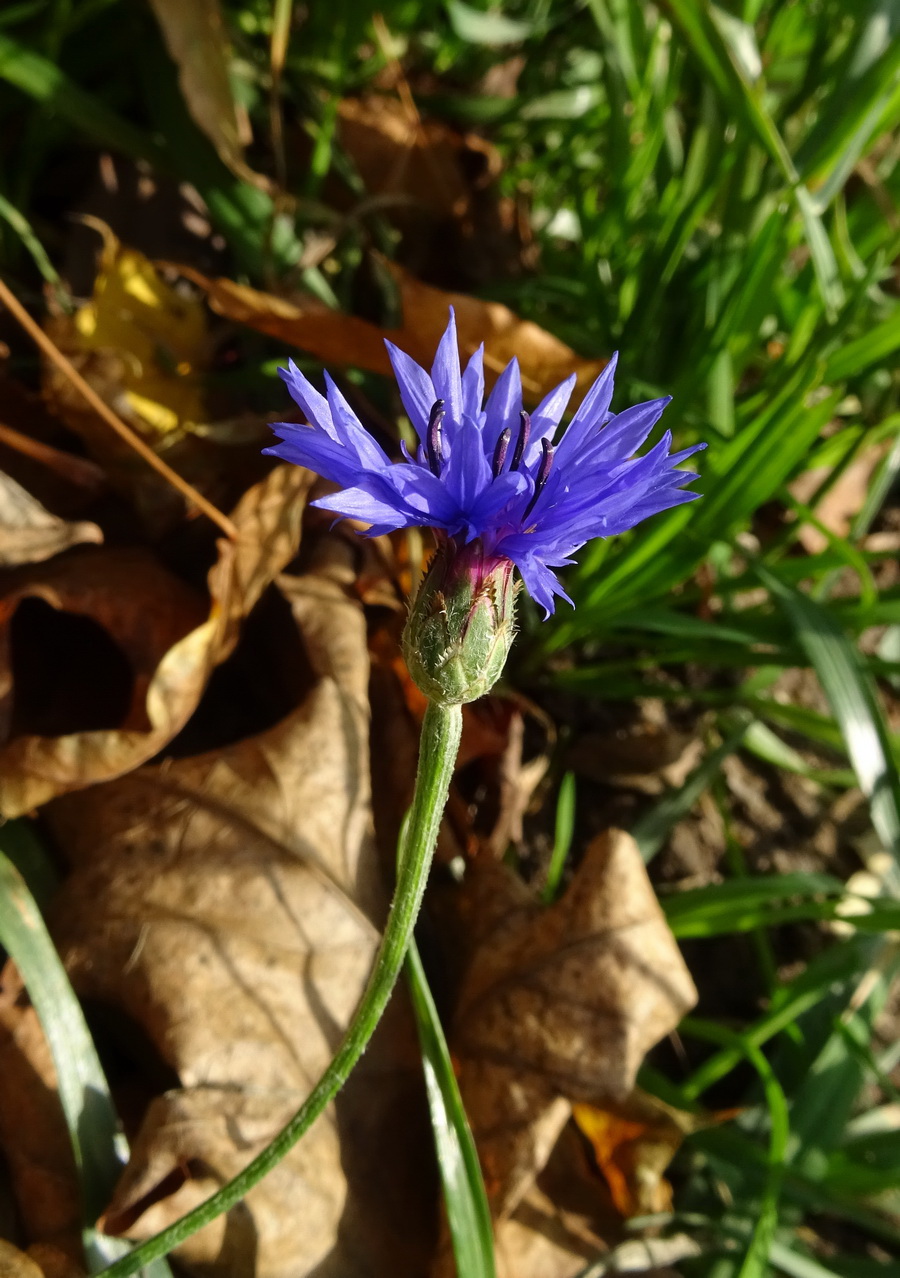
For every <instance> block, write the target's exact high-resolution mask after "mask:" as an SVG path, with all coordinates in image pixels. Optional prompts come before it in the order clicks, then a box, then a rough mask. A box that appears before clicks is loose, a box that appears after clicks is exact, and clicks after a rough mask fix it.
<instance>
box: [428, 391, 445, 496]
mask: <svg viewBox="0 0 900 1278" xmlns="http://www.w3.org/2000/svg"><path fill="white" fill-rule="evenodd" d="M443 421H444V401H443V400H442V399H436V400H435V401H434V403H433V404H432V406H431V412H430V413H429V415H428V430H427V432H426V435H425V451H426V452H427V454H428V469H429V470H430V471H431V473H432V475H434V476H435V477H436V478H438V479H440V477H441V462H442V461H443V457H442V456H441V426H442V424H443Z"/></svg>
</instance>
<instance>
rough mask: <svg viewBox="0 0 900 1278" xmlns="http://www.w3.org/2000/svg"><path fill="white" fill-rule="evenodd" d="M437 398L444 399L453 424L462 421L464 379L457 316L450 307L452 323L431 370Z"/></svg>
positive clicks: (442, 340) (439, 347)
mask: <svg viewBox="0 0 900 1278" xmlns="http://www.w3.org/2000/svg"><path fill="white" fill-rule="evenodd" d="M431 380H432V382H433V383H434V390H435V397H436V398H437V399H442V400H443V401H444V405H445V411H446V413H447V417H448V418H449V419H450V423H451V424H455V423H456V422H461V421H462V416H463V395H462V379H461V378H460V375H459V346H458V344H457V341H456V314H455V312H454V310H453V307H452V306H451V307H450V323H449V324H448V325H447V328H446V331H445V332H444V336H443V337H442V338H441V342H440V345H439V346H438V348H437V354H436V355H435V357H434V365H433V366H432V369H431Z"/></svg>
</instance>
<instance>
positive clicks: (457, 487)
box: [441, 421, 492, 535]
mask: <svg viewBox="0 0 900 1278" xmlns="http://www.w3.org/2000/svg"><path fill="white" fill-rule="evenodd" d="M491 478H492V476H491V468H490V466H489V464H488V460H487V458H486V457H485V455H484V448H483V446H482V439H481V432H480V431H479V429H478V427H477V426H475V425H474V423H473V422H467V421H463V422H462V423H461V424H460V425H459V427H458V428H457V430H456V432H455V434H454V436H453V444H452V446H451V452H450V459H449V461H447V462H446V463H445V465H444V469H443V471H442V473H441V482H442V483H443V485H444V486H445V488H446V489H447V492H448V493H449V494H450V495H451V497H452V498H453V500H454V502H455V503H456V505H457V506H458V507H459V509H460V510H461V511H463V512H464V513H465V514H466V515H468V513H469V512H470V511H471V510H472V509H473V508H474V506H475V503H476V501H477V499H478V497H480V495H481V493H482V491H483V490H484V489H485V488H487V487H488V485H489V484H490V482H491ZM475 535H477V534H475Z"/></svg>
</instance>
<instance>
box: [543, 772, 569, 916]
mask: <svg viewBox="0 0 900 1278" xmlns="http://www.w3.org/2000/svg"><path fill="white" fill-rule="evenodd" d="M574 832H575V773H574V772H567V773H566V774H565V776H564V777H563V779H562V781H561V782H560V786H559V798H558V799H557V802H556V827H555V830H554V833H553V851H552V853H551V854H550V865H549V867H548V869H547V882H546V883H545V884H544V890H543V892H542V894H541V899H542V900H543V902H544V903H545V905H549V904H550V902H551V901H555V900H556V895H557V893H558V892H559V884H560V879H561V878H562V872H563V869H564V867H565V864H566V858H567V857H568V855H569V852H570V850H571V848H572V835H573V834H574Z"/></svg>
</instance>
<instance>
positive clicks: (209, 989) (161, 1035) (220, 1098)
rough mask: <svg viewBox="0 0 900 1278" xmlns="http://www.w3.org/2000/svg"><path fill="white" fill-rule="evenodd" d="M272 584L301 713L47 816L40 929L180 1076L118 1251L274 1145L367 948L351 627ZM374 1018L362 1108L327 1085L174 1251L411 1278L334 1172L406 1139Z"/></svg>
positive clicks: (298, 1271)
mask: <svg viewBox="0 0 900 1278" xmlns="http://www.w3.org/2000/svg"><path fill="white" fill-rule="evenodd" d="M281 586H282V589H283V590H284V592H285V594H286V596H287V597H288V599H289V602H290V604H291V607H292V610H293V612H294V616H295V617H296V619H297V621H298V624H299V626H300V629H301V632H302V635H303V638H304V642H305V646H306V648H307V652H308V656H309V659H310V661H311V664H312V666H313V668H314V671H315V674H316V676H317V678H316V681H315V683H314V686H313V687H312V689H311V691H310V692H309V694H308V696H307V697H306V699H305V700H304V701H303V703H302V704H301V705H300V706H299V708H298V709H297V710H296V711H294V712H293V713H292V714H290V715H289V716H288V717H287V718H286V719H284V720H283V721H282V722H281V723H279V724H277V725H276V726H275V727H274V728H272V729H270V730H268V731H267V732H264V733H262V734H260V735H259V736H256V737H253V738H249V739H247V740H244V741H241V742H238V743H236V744H234V745H232V746H229V747H226V748H224V749H221V750H217V751H215V752H211V753H209V754H205V755H200V756H197V757H194V758H187V759H178V760H174V761H169V762H166V763H163V764H160V765H157V766H148V767H144V768H141V769H139V770H138V771H136V772H134V773H132V774H131V775H130V776H128V777H125V778H123V779H121V780H118V781H115V782H111V783H109V784H107V785H105V786H103V787H96V788H94V789H93V790H92V791H91V792H90V793H89V794H87V793H85V794H77V795H71V796H68V797H66V798H64V799H62V800H59V801H57V802H56V803H54V804H52V805H51V806H50V808H49V810H48V820H49V821H50V824H51V826H52V828H53V830H54V833H55V834H56V837H57V838H58V839H59V841H60V845H61V846H64V847H65V848H66V849H67V851H68V852H69V854H70V856H71V857H72V860H73V862H74V872H73V874H72V876H71V878H70V879H69V881H68V882H67V884H66V886H65V888H64V889H63V893H62V899H61V900H60V901H59V903H58V908H57V911H56V916H57V918H58V920H59V927H58V929H57V931H56V935H57V939H58V941H59V943H60V947H61V951H62V953H63V954H64V956H65V959H66V961H67V965H68V967H69V970H70V972H71V974H72V977H73V981H74V983H75V985H76V988H78V990H79V991H80V992H81V993H82V994H85V995H89V996H91V997H93V998H97V999H100V1000H102V1001H105V1002H108V1003H113V1004H115V1005H117V1006H119V1007H120V1008H122V1009H123V1010H124V1011H126V1012H127V1013H128V1014H129V1015H130V1016H131V1017H132V1018H134V1019H135V1020H136V1021H138V1022H139V1023H140V1024H141V1025H142V1026H143V1028H144V1030H145V1031H146V1032H147V1033H148V1034H149V1036H150V1038H151V1040H152V1042H153V1044H154V1045H155V1047H156V1049H157V1051H158V1052H159V1053H160V1054H161V1056H162V1057H163V1058H164V1059H165V1060H166V1062H167V1063H168V1064H169V1065H170V1066H171V1067H172V1068H174V1069H175V1070H176V1071H177V1073H178V1076H179V1081H180V1087H179V1088H178V1089H177V1090H175V1091H172V1092H169V1093H167V1094H166V1095H164V1096H162V1097H160V1098H159V1099H157V1100H156V1102H155V1103H154V1104H153V1105H152V1106H151V1108H150V1110H149V1112H148V1114H147V1116H146V1118H145V1121H144V1124H143V1126H142V1129H141V1131H140V1132H139V1134H138V1137H137V1139H136V1141H135V1143H134V1146H133V1155H132V1159H131V1162H130V1163H129V1166H128V1168H127V1170H126V1172H125V1175H124V1177H123V1179H122V1181H121V1183H120V1185H119V1186H118V1188H117V1191H116V1193H115V1196H114V1199H113V1201H112V1203H111V1204H110V1205H109V1208H108V1210H107V1212H106V1213H105V1217H104V1220H105V1225H106V1228H107V1229H108V1230H115V1231H123V1232H126V1233H127V1234H128V1236H130V1237H134V1238H143V1237H146V1236H148V1235H150V1234H152V1233H154V1232H155V1231H156V1230H157V1229H159V1228H161V1227H162V1226H163V1225H165V1224H167V1223H169V1222H171V1221H172V1220H174V1219H176V1218H177V1217H179V1216H180V1215H182V1214H183V1213H184V1212H185V1211H186V1210H189V1209H190V1208H191V1207H192V1206H194V1205H196V1203H197V1202H199V1201H201V1200H202V1199H204V1198H206V1197H208V1195H209V1193H210V1192H212V1191H213V1190H214V1189H215V1188H216V1187H217V1186H218V1185H219V1184H221V1183H222V1182H223V1181H224V1180H226V1179H228V1178H230V1177H232V1176H233V1175H234V1174H235V1173H236V1172H237V1171H238V1170H239V1169H240V1168H241V1167H243V1166H245V1165H246V1163H247V1162H249V1161H250V1159H251V1158H252V1157H253V1156H254V1154H256V1153H257V1152H258V1151H259V1150H260V1149H261V1148H262V1147H263V1146H264V1145H266V1144H267V1143H268V1142H269V1141H270V1140H271V1139H272V1138H273V1137H274V1136H275V1134H276V1133H277V1132H278V1130H279V1129H280V1128H281V1127H282V1126H283V1124H284V1123H285V1122H286V1120H287V1119H288V1117H289V1116H290V1115H291V1114H292V1113H293V1112H294V1111H295V1110H296V1109H297V1108H298V1106H299V1105H300V1103H301V1102H302V1100H303V1099H304V1097H305V1096H306V1095H307V1093H308V1092H309V1090H310V1088H311V1087H312V1085H313V1084H314V1082H315V1081H316V1079H317V1078H318V1076H319V1075H320V1074H321V1072H322V1070H323V1069H324V1068H325V1066H326V1065H327V1063H328V1062H329V1061H330V1059H331V1057H332V1055H333V1053H334V1050H335V1048H336V1046H337V1044H338V1042H339V1040H340V1037H341V1035H342V1033H343V1030H344V1029H345V1027H346V1025H347V1023H348V1021H349V1019H350V1017H351V1015H352V1013H353V1011H354V1008H355V1006H356V1004H357V1002H358V1000H359V997H360V994H361V992H362V989H363V987H364V984H365V982H366V979H367V977H368V973H369V969H370V967H371V964H372V960H373V956H374V953H375V950H376V947H377V944H378V940H379V926H380V924H381V922H382V919H383V917H384V910H385V900H384V895H383V890H382V883H381V878H380V873H379V870H378V863H377V857H376V855H375V850H374V845H373V839H372V830H371V810H370V788H369V745H368V700H367V683H368V659H367V653H366V639H365V619H364V616H363V612H362V609H361V608H360V607H359V605H358V604H357V603H356V602H355V601H353V600H352V599H350V598H349V597H348V595H347V594H346V592H345V591H344V590H343V588H342V587H341V586H340V584H338V583H337V582H336V581H335V580H334V579H332V578H329V577H327V576H323V575H311V576H309V577H307V578H302V579H282V582H281ZM394 1016H396V1011H395V1013H394ZM390 1025H391V1021H389V1022H388V1027H387V1028H388V1037H386V1038H384V1039H383V1043H384V1047H383V1049H382V1053H381V1054H380V1053H379V1050H378V1049H375V1048H373V1050H372V1051H371V1052H369V1053H367V1055H366V1058H365V1060H364V1062H363V1066H362V1073H361V1074H360V1075H359V1078H358V1080H357V1081H356V1086H357V1088H358V1089H363V1092H364V1095H363V1096H362V1099H361V1100H360V1097H359V1095H358V1094H357V1099H356V1101H355V1102H354V1100H353V1092H352V1089H351V1092H350V1094H349V1098H348V1096H347V1095H344V1094H342V1097H341V1098H340V1100H339V1103H338V1105H337V1106H336V1107H335V1108H334V1109H332V1110H330V1111H329V1113H328V1114H327V1115H326V1116H325V1117H323V1119H322V1120H320V1121H319V1122H318V1123H317V1124H316V1125H315V1126H314V1127H313V1129H312V1130H311V1131H310V1132H309V1133H308V1134H307V1136H306V1137H305V1138H304V1140H303V1141H301V1142H300V1144H299V1145H297V1146H296V1147H295V1148H294V1150H292V1151H291V1153H290V1154H289V1155H288V1156H287V1157H286V1158H285V1159H284V1160H283V1161H282V1162H281V1163H280V1165H279V1167H278V1168H277V1169H276V1170H275V1171H274V1172H273V1173H272V1175H271V1176H269V1177H267V1178H266V1180H265V1181H264V1182H262V1183H261V1184H260V1185H259V1186H257V1187H256V1188H255V1189H254V1190H252V1191H251V1192H250V1194H249V1195H248V1196H247V1198H246V1200H245V1202H244V1203H243V1204H242V1205H241V1206H240V1207H239V1208H236V1209H235V1210H234V1211H233V1212H231V1213H229V1214H228V1216H227V1217H226V1218H223V1219H220V1220H219V1221H217V1222H216V1223H215V1224H214V1225H212V1226H210V1227H209V1228H207V1229H205V1230H203V1231H201V1232H200V1233H199V1234H197V1235H195V1236H194V1237H193V1238H192V1239H190V1240H189V1241H188V1242H187V1243H186V1244H185V1245H184V1247H183V1248H181V1249H180V1250H179V1258H180V1259H182V1260H183V1261H184V1262H186V1263H188V1264H191V1265H205V1264H211V1263H213V1262H215V1266H216V1269H215V1272H216V1273H217V1274H219V1275H231V1274H234V1275H238V1274H240V1275H242V1276H243V1275H246V1274H248V1273H251V1272H252V1273H254V1274H255V1275H257V1278H300V1276H301V1275H303V1274H306V1273H310V1272H312V1271H315V1273H316V1274H317V1276H322V1278H324V1276H325V1275H335V1278H337V1275H340V1278H352V1276H353V1275H363V1274H365V1275H369V1274H382V1273H383V1274H385V1275H387V1274H388V1273H390V1274H395V1273H396V1274H399V1275H403V1274H411V1273H415V1272H421V1267H422V1266H421V1254H420V1252H417V1250H416V1249H417V1247H420V1246H421V1229H420V1228H419V1227H416V1228H413V1229H409V1228H408V1227H407V1229H406V1232H405V1234H404V1232H403V1230H398V1229H394V1227H393V1225H391V1224H390V1222H391V1221H392V1219H393V1217H392V1214H391V1211H390V1210H389V1207H390V1204H388V1206H385V1203H384V1202H383V1201H381V1200H380V1199H379V1198H378V1195H379V1194H380V1193H381V1194H383V1193H386V1192H387V1184H386V1182H388V1181H389V1180H390V1177H389V1176H386V1175H385V1174H384V1169H382V1174H381V1176H378V1175H374V1176H373V1174H372V1167H371V1165H370V1166H368V1167H367V1170H366V1174H365V1175H357V1176H354V1175H352V1174H351V1172H350V1171H349V1170H348V1169H349V1168H351V1167H352V1166H353V1165H354V1160H357V1162H358V1161H359V1160H360V1158H362V1153H361V1151H360V1149H359V1146H360V1145H362V1146H364V1147H365V1149H368V1150H369V1151H370V1153H371V1157H372V1158H374V1157H375V1156H376V1155H377V1156H380V1157H385V1158H386V1157H387V1155H386V1154H385V1152H384V1151H385V1149H386V1148H388V1147H389V1146H390V1143H391V1140H392V1139H393V1140H394V1141H396V1139H397V1137H396V1135H394V1136H392V1135H391V1132H394V1133H396V1132H398V1131H400V1132H402V1131H403V1128H402V1123H399V1124H398V1122H397V1113H398V1106H397V1105H395V1104H393V1102H392V1100H391V1097H392V1096H393V1095H394V1094H395V1093H396V1091H397V1089H398V1087H399V1086H400V1084H401V1083H402V1084H406V1082H407V1079H408V1077H409V1075H408V1072H404V1071H403V1070H399V1069H398V1068H397V1059H396V1049H395V1044H396V1036H394V1037H391V1036H389V1032H390ZM385 1053H386V1055H387V1057H388V1061H387V1063H386V1062H385V1056H384V1054H385ZM392 1053H393V1056H392ZM412 1077H413V1080H414V1082H415V1083H416V1085H417V1086H418V1085H419V1080H418V1079H417V1078H416V1076H415V1072H413V1075H412ZM386 1098H387V1099H386ZM354 1104H355V1108H354ZM348 1106H349V1108H348ZM399 1112H400V1113H404V1112H405V1113H406V1114H409V1112H410V1109H409V1103H408V1098H405V1099H404V1103H403V1106H400V1107H399ZM381 1114H387V1115H388V1116H389V1118H390V1122H389V1123H388V1128H389V1129H390V1130H389V1131H388V1133H387V1135H386V1133H385V1131H384V1130H383V1129H379V1123H378V1121H377V1116H378V1115H381ZM403 1135H404V1138H405V1137H406V1133H405V1132H404V1133H403ZM363 1161H364V1160H363ZM370 1162H371V1159H370ZM420 1179H421V1177H420ZM421 1217H422V1219H423V1220H424V1221H426V1222H427V1219H428V1213H427V1212H425V1211H422V1212H421ZM392 1229H393V1232H391V1231H392ZM385 1234H387V1235H389V1239H388V1240H387V1241H386V1242H385V1243H384V1246H381V1241H380V1240H382V1239H384V1236H385ZM388 1243H389V1245H388ZM379 1248H380V1249H381V1251H383V1253H384V1256H383V1257H382V1258H379V1259H375V1256H376V1255H377V1254H378V1253H379Z"/></svg>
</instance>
